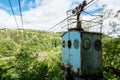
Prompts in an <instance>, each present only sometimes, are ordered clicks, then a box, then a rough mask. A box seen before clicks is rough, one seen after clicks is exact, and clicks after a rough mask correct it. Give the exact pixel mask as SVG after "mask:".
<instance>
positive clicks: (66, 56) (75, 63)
mask: <svg viewBox="0 0 120 80" xmlns="http://www.w3.org/2000/svg"><path fill="white" fill-rule="evenodd" d="M68 40H70V41H71V48H69V47H68ZM74 40H78V41H79V48H78V49H75V47H74ZM62 41H65V42H66V47H65V48H62V62H63V63H64V66H65V67H69V66H70V65H71V66H72V70H73V71H74V72H75V73H77V69H78V68H80V67H81V61H80V57H81V55H80V51H81V50H80V43H81V39H80V32H77V31H70V32H67V33H65V34H64V36H63V37H62Z"/></svg>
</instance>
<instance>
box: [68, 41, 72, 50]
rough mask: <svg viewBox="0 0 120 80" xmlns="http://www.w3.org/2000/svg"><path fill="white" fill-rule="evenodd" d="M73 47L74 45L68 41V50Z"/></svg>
mask: <svg viewBox="0 0 120 80" xmlns="http://www.w3.org/2000/svg"><path fill="white" fill-rule="evenodd" d="M71 46H72V43H71V41H70V40H68V48H71Z"/></svg>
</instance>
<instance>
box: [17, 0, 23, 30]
mask: <svg viewBox="0 0 120 80" xmlns="http://www.w3.org/2000/svg"><path fill="white" fill-rule="evenodd" d="M18 3H19V10H20V16H21V24H22V27H23V29H24V26H23V16H22V10H21V3H20V0H18Z"/></svg>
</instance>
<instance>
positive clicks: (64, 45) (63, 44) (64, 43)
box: [62, 40, 66, 48]
mask: <svg viewBox="0 0 120 80" xmlns="http://www.w3.org/2000/svg"><path fill="white" fill-rule="evenodd" d="M62 46H63V48H65V47H66V42H65V40H64V41H63V42H62Z"/></svg>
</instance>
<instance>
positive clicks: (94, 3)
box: [84, 0, 99, 10]
mask: <svg viewBox="0 0 120 80" xmlns="http://www.w3.org/2000/svg"><path fill="white" fill-rule="evenodd" d="M93 1H94V0H91V1H90V2H89V3H88V4H90V3H91V2H93ZM98 1H99V0H97V1H95V2H94V3H92V4H91V5H88V4H87V5H88V6H87V7H86V8H85V9H84V10H86V9H87V8H88V7H90V6H92V5H93V4H95V3H97V2H98Z"/></svg>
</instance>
